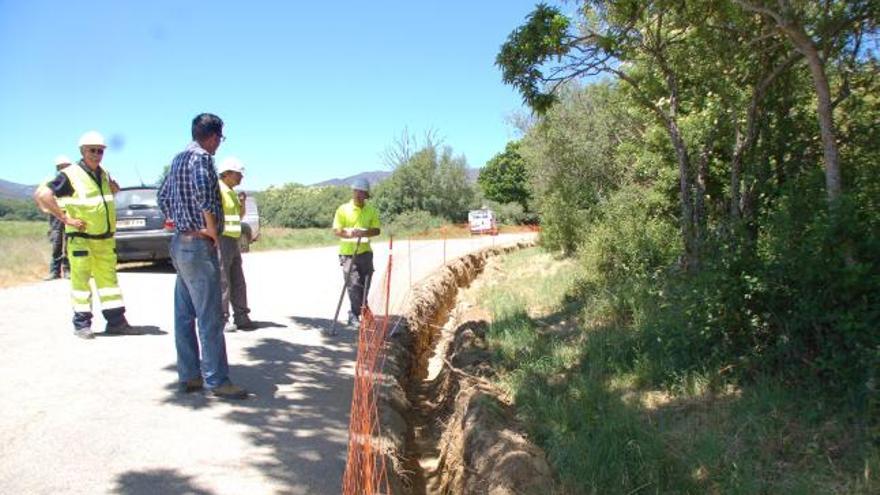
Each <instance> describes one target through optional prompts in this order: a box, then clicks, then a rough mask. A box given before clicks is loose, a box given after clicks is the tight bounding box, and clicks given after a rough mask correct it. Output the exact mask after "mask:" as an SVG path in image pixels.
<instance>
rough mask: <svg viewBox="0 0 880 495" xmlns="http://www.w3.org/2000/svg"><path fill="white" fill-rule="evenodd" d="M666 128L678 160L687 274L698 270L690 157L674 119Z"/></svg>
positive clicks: (670, 120) (682, 232)
mask: <svg viewBox="0 0 880 495" xmlns="http://www.w3.org/2000/svg"><path fill="white" fill-rule="evenodd" d="M666 124H667V125H666V128H667V130H668V131H669V138H670V139H671V140H672V146H673V148H675V156H676V158H677V159H678V176H679V177H678V178H679V181H678V182H679V194H680V195H681V237H682V240H683V241H684V265H685V269H686V270H687V271H689V272H695V271H698V270H699V267H700V260H699V254H698V252H697V249H696V245H697V240H696V235H695V234H696V233H695V232H694V223H693V222H694V212H693V206H692V203H691V181H690V168H691V167H690V157H689V156H688V151H687V146H685V144H684V139H682V137H681V130H679V128H678V124H677V123H676V122H675V120H674V119H668V120H667V122H666Z"/></svg>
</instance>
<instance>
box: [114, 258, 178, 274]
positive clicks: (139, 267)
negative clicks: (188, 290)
mask: <svg viewBox="0 0 880 495" xmlns="http://www.w3.org/2000/svg"><path fill="white" fill-rule="evenodd" d="M116 271H117V272H120V273H175V271H174V266H172V265H171V260H167V261H138V262H131V263H121V264H119V266H117V267H116Z"/></svg>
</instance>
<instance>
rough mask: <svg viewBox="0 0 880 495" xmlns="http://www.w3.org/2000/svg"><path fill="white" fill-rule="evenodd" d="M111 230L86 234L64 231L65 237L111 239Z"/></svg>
mask: <svg viewBox="0 0 880 495" xmlns="http://www.w3.org/2000/svg"><path fill="white" fill-rule="evenodd" d="M113 234H114V233H113V232H104V233H103V234H86V233H85V232H65V235H67V237H82V238H83V239H93V240H100V239H111V238H113Z"/></svg>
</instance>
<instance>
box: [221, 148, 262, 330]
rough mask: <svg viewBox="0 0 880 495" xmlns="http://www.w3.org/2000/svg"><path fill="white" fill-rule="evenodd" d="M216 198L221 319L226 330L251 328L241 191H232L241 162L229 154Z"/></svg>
mask: <svg viewBox="0 0 880 495" xmlns="http://www.w3.org/2000/svg"><path fill="white" fill-rule="evenodd" d="M219 172H220V199H221V203H222V204H223V218H224V223H223V235H221V236H220V288H221V292H222V296H223V297H222V301H221V304H222V306H223V322H224V324H225V327H224V329H225V330H226V331H227V332H232V331H234V330H236V329H239V330H253V329H254V323H253V322H252V321H251V319H250V317H249V316H248V313H250V311H251V310H250V309H248V304H247V283H246V282H245V279H244V271H243V270H242V266H241V248H240V247H239V240H240V239H241V221H242V219H243V218H244V204H245V203H244V199H247V196H244V197H242V195H243V194H244V192H243V191H242V192H239V193H236V191H235V187H236V186H238V185H239V184H241V179H242V178H243V177H244V165H243V164H242V163H241V161H239V160H238V159H237V158H234V157H229V158H227V159H225V160H223V164H222V165H221V166H220V169H219ZM230 303H232V312H233V321H229V304H230Z"/></svg>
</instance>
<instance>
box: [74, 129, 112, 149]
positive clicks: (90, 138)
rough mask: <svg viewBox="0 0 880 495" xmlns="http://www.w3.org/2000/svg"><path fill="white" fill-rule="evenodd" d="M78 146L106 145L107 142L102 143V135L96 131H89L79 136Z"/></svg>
mask: <svg viewBox="0 0 880 495" xmlns="http://www.w3.org/2000/svg"><path fill="white" fill-rule="evenodd" d="M79 145H80V146H103V147H104V148H106V147H107V144H106V143H104V136H102V135H101V133H100V132H98V131H89V132H87V133H85V134H83V135H82V136H81V137H80V138H79Z"/></svg>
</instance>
